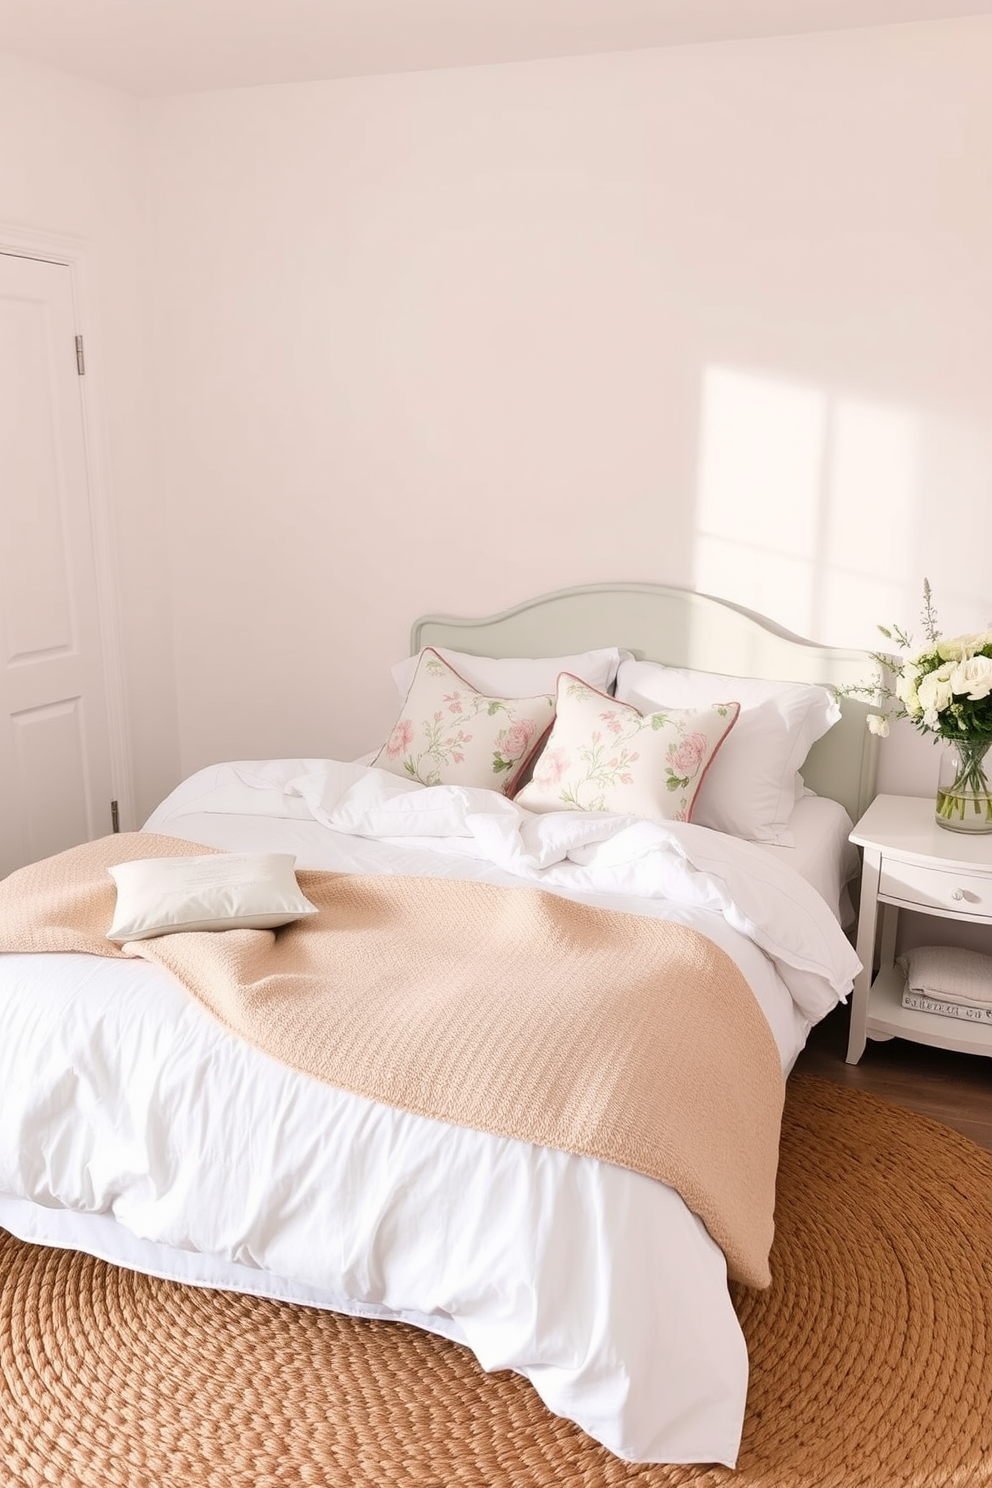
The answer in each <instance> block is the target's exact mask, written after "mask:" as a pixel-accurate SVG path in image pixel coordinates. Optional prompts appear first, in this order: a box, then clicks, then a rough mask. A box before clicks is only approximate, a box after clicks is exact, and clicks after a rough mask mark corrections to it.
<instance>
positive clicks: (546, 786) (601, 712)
mask: <svg viewBox="0 0 992 1488" xmlns="http://www.w3.org/2000/svg"><path fill="white" fill-rule="evenodd" d="M739 711H740V710H739V707H738V704H737V703H733V702H728V703H714V704H711V705H710V706H708V707H704V708H665V709H663V710H659V711H658V712H657V713H641V712H639V710H638V709H637V708H635V707H633V706H632V705H631V704H629V703H620V702H617V700H616V698H612V697H607V696H606V694H605V693H602V692H597V691H596V689H595V688H593V687H589V686H588V684H587V683H585V682H582V681H580V680H579V678H578V677H573V676H571V675H570V674H568V673H567V672H566V673H563V674H562V676H560V677H559V678H558V702H557V710H556V716H555V722H554V727H553V728H552V730H551V734H550V736H549V738H548V742H547V744H546V745H545V746H544V749H543V750H542V751H541V754H540V756H539V757H538V760H537V762H536V764H535V765H534V772H533V775H532V776H531V778H530V780H529V781H528V783H527V784H526V785H525V786H524V787H523V789H522V790H520V791H518V793H517V795H516V797H515V799H516V801H517V804H518V805H520V806H525V807H526V808H527V809H528V810H529V811H613V812H618V813H619V814H621V815H624V816H644V817H648V818H650V819H652V820H654V821H691V819H692V808H693V806H694V804H695V801H696V797H697V795H698V793H699V787H700V785H701V784H702V782H703V777H704V775H705V774H706V771H707V769H708V768H709V765H710V761H711V760H712V759H713V756H714V755H715V754H716V752H717V750H718V749H719V748H720V745H721V744H722V743H723V741H724V739H725V738H726V737H727V735H728V734H729V733H730V730H731V729H732V728H733V726H734V723H735V722H736V720H737V714H738V712H739Z"/></svg>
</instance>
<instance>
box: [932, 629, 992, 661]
mask: <svg viewBox="0 0 992 1488" xmlns="http://www.w3.org/2000/svg"><path fill="white" fill-rule="evenodd" d="M989 640H990V636H989V632H988V631H987V630H980V631H979V632H978V633H977V634H976V635H960V636H953V637H952V638H951V640H949V641H940V642H939V643H938V645H937V655H938V656H939V657H940V659H941V661H967V660H968V658H969V657H970V656H974V655H975V652H976V651H981V649H982V647H983V646H987V645H988V644H989Z"/></svg>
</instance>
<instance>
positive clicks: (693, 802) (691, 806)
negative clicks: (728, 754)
mask: <svg viewBox="0 0 992 1488" xmlns="http://www.w3.org/2000/svg"><path fill="white" fill-rule="evenodd" d="M628 706H632V705H631V704H628ZM710 706H711V707H715V708H733V710H734V716H733V718H731V720H730V722H729V723H728V724H727V727H726V728H725V729H724V731H723V733H722V734H721V735H720V738H719V739H718V741H717V744H716V747H715V748H714V749H713V750H712V752H711V753H710V757H709V759H708V760H707V761H706V764H705V765H704V767H703V773H702V774H701V775H700V777H699V782H698V784H697V786H696V789H695V792H694V794H693V797H692V800H691V802H690V803H689V813H688V815H687V817H686V821H689V822H691V821H692V813H693V812H694V811H695V809H696V802H697V801H698V800H699V792H700V791H701V790H702V788H703V781H704V780H705V779H706V777H707V775H708V774H709V772H710V765H712V763H713V761H714V760H715V759H716V757H717V755H718V754H719V753H720V750H721V749H722V748H723V745H724V742H725V740H726V738H727V735H728V734H729V733H730V730H731V729H732V728H733V726H734V724H735V723H736V722H737V720H738V718H740V716H741V705H740V703H733V702H731V703H711V704H710ZM654 711H655V712H656V713H660V712H662V711H663V710H662V709H661V708H656V709H655V710H654ZM641 716H642V717H643V716H644V715H643V714H642V715H641Z"/></svg>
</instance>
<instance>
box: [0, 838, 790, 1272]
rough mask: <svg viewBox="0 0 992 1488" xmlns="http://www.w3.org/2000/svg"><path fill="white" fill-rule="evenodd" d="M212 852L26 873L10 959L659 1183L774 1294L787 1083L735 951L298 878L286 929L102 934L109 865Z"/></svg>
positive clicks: (71, 861) (610, 922)
mask: <svg viewBox="0 0 992 1488" xmlns="http://www.w3.org/2000/svg"><path fill="white" fill-rule="evenodd" d="M209 851H211V849H209V848H203V847H199V846H197V845H195V844H194V843H191V842H186V841H183V840H180V839H176V838H171V837H163V836H158V835H155V834H150V833H141V832H134V833H122V834H120V835H115V836H112V837H106V838H102V839H100V840H98V841H96V842H90V843H85V844H84V845H83V846H81V847H77V848H72V849H70V850H69V851H68V852H64V853H60V854H59V855H58V856H56V857H53V858H48V859H46V860H44V861H43V862H41V863H36V864H32V865H31V866H29V867H27V868H23V869H20V870H19V871H18V872H16V873H14V874H12V875H10V877H9V878H7V879H5V880H4V881H2V882H0V951H83V952H88V953H90V954H94V955H99V956H113V957H117V956H122V955H124V956H140V957H144V958H145V959H146V960H149V961H157V962H158V963H159V964H160V965H162V966H164V967H166V968H167V969H168V970H169V971H170V972H171V973H172V975H173V976H175V977H176V978H178V980H179V981H180V982H181V983H182V985H183V986H184V987H185V988H186V990H187V991H188V992H189V993H190V994H191V995H192V996H193V997H195V998H196V999H197V1000H198V1001H199V1002H201V1003H202V1004H203V1005H204V1007H206V1008H207V1009H209V1011H210V1012H211V1013H212V1014H213V1015H214V1017H215V1018H218V1019H219V1020H220V1022H221V1023H222V1024H224V1026H225V1027H226V1028H228V1029H230V1030H231V1031H232V1032H233V1033H235V1034H238V1035H239V1036H241V1037H242V1038H245V1039H247V1040H249V1041H250V1042H251V1043H252V1044H254V1045H256V1046H257V1047H258V1048H260V1049H262V1050H264V1051H265V1052H266V1053H268V1054H270V1055H273V1056H274V1057H275V1058H276V1059H279V1060H281V1061H283V1062H284V1063H285V1064H288V1065H290V1066H292V1067H293V1068H295V1069H298V1070H301V1071H303V1072H304V1073H305V1074H307V1075H311V1076H314V1077H316V1078H317V1079H320V1080H325V1081H328V1082H329V1083H330V1084H332V1085H336V1086H338V1087H340V1088H342V1089H344V1090H349V1091H352V1092H354V1093H356V1094H358V1095H361V1096H367V1097H369V1098H371V1099H373V1100H378V1101H386V1102H388V1103H389V1104H391V1105H394V1106H400V1107H403V1108H405V1109H406V1110H409V1111H413V1112H416V1113H417V1114H419V1115H423V1116H430V1117H435V1118H437V1119H438V1120H441V1121H451V1122H455V1123H456V1124H459V1125H463V1126H469V1127H477V1128H480V1129H481V1130H484V1131H488V1132H494V1133H496V1134H498V1135H502V1136H507V1137H514V1138H519V1139H522V1140H523V1141H526V1142H534V1143H538V1144H540V1145H543V1146H546V1147H554V1148H560V1149H563V1150H566V1151H569V1152H575V1153H581V1154H585V1155H587V1156H590V1157H595V1158H600V1159H603V1160H605V1161H607V1162H611V1163H617V1164H619V1165H621V1166H623V1167H627V1168H632V1169H634V1170H636V1171H638V1172H640V1173H645V1174H647V1175H649V1176H650V1177H652V1178H656V1179H659V1180H660V1181H661V1182H663V1183H667V1184H669V1185H671V1186H672V1187H673V1188H675V1189H676V1190H677V1191H678V1193H680V1194H681V1196H682V1198H683V1199H684V1201H685V1203H686V1204H687V1205H688V1206H689V1208H690V1209H692V1210H693V1211H694V1212H695V1213H696V1214H698V1215H699V1217H700V1218H701V1219H702V1221H703V1223H704V1224H705V1226H706V1228H707V1230H708V1231H709V1233H710V1234H711V1235H712V1237H713V1239H714V1240H715V1241H716V1242H717V1244H718V1245H719V1246H720V1247H721V1249H722V1250H723V1251H724V1253H725V1255H726V1257H727V1263H728V1270H729V1274H730V1275H731V1276H732V1277H734V1278H736V1279H738V1280H741V1281H743V1282H745V1283H748V1284H750V1285H752V1286H757V1287H764V1286H767V1285H768V1283H769V1280H770V1274H769V1268H768V1253H769V1248H770V1246H771V1241H772V1234H773V1219H772V1216H773V1209H774V1200H775V1175H776V1169H777V1161H778V1138H779V1123H780V1118H781V1113H782V1103H783V1095H784V1081H783V1078H782V1072H781V1066H780V1062H779V1058H778V1054H777V1051H776V1048H775V1044H774V1041H773V1039H772V1036H771V1033H770V1031H769V1029H768V1025H767V1023H766V1021H765V1019H764V1016H763V1015H762V1013H761V1011H760V1009H759V1008H758V1006H757V1003H756V1002H755V999H754V996H753V994H752V993H751V991H750V989H749V988H748V986H747V983H746V982H745V980H744V978H743V976H742V975H741V973H740V971H739V970H738V969H737V967H736V966H735V964H734V963H733V961H732V960H731V959H730V958H729V957H728V956H727V955H726V953H725V952H723V951H722V950H720V949H719V948H718V947H716V946H714V945H713V944H712V943H711V942H710V941H708V940H707V939H706V938H705V937H704V936H702V935H700V934H698V933H697V932H696V931H694V930H690V929H687V928H686V927H685V926H682V925H675V924H670V923H667V922H666V921H664V920H655V919H649V918H647V917H645V916H640V915H634V914H628V913H624V912H622V911H618V910H604V909H596V908H590V907H588V906H586V905H581V904H575V903H573V902H571V901H570V900H568V899H564V898H562V897H560V896H559V895H557V894H551V893H548V892H547V891H545V890H542V889H537V888H528V887H521V888H501V887H495V886H493V885H490V884H481V883H471V882H464V881H462V880H457V879H433V878H407V877H398V876H390V875H355V874H341V873H328V872H316V871H300V872H299V873H298V875H297V877H298V881H299V884H300V887H301V888H302V890H303V892H304V893H305V894H306V896H307V897H308V898H309V899H310V900H312V901H313V903H314V904H316V905H317V906H318V907H319V910H320V913H319V914H317V915H312V916H310V917H309V918H308V919H306V920H303V921H299V922H297V923H296V924H293V925H288V926H286V927H284V928H283V929H281V930H278V931H275V932H274V931H271V930H226V931H223V932H216V931H214V932H202V931H201V932H198V933H189V932H187V933H181V934H172V935H163V936H159V937H158V938H156V939H154V940H145V941H137V942H132V943H130V944H129V945H127V946H125V947H124V948H123V949H120V948H118V947H117V946H114V945H112V944H111V943H110V942H109V941H108V940H106V939H105V935H106V931H107V930H108V929H109V927H110V924H111V920H112V916H113V910H114V903H115V893H116V889H115V886H114V883H113V881H112V879H111V878H110V876H109V874H108V873H107V868H108V866H109V865H111V864H115V863H122V862H128V861H131V860H133V859H137V858H150V857H161V856H165V857H178V856H181V855H186V854H197V853H203V852H209ZM660 1259H661V1258H660V1257H659V1261H660Z"/></svg>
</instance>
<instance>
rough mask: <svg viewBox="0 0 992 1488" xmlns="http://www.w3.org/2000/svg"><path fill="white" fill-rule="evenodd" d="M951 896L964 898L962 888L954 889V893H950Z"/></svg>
mask: <svg viewBox="0 0 992 1488" xmlns="http://www.w3.org/2000/svg"><path fill="white" fill-rule="evenodd" d="M951 898H952V899H963V898H964V889H955V890H954V893H953V894H952V895H951Z"/></svg>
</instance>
